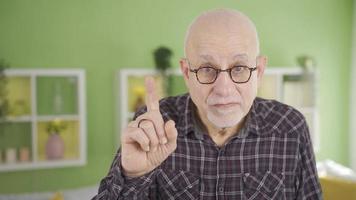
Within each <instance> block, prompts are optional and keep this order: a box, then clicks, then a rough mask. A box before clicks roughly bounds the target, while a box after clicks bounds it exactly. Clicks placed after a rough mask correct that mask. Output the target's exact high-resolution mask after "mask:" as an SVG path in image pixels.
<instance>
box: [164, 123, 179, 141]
mask: <svg viewBox="0 0 356 200" xmlns="http://www.w3.org/2000/svg"><path fill="white" fill-rule="evenodd" d="M164 129H165V131H166V135H167V139H168V142H175V141H176V140H177V135H178V132H177V129H176V124H175V123H174V121H173V120H169V121H168V122H166V123H165V124H164Z"/></svg>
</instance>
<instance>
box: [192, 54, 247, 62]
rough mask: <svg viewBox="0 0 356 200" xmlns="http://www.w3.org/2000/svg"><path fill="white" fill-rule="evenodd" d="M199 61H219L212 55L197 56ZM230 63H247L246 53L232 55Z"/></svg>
mask: <svg viewBox="0 0 356 200" xmlns="http://www.w3.org/2000/svg"><path fill="white" fill-rule="evenodd" d="M198 57H199V60H200V61H203V62H204V61H206V62H217V61H218V60H219V58H218V56H217V55H214V54H199V55H198ZM231 60H232V61H237V60H238V61H248V55H247V54H246V53H240V54H234V55H232V56H231Z"/></svg>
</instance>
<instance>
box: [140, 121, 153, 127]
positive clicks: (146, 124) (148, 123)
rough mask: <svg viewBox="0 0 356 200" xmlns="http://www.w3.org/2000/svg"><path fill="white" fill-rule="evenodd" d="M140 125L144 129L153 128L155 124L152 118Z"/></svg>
mask: <svg viewBox="0 0 356 200" xmlns="http://www.w3.org/2000/svg"><path fill="white" fill-rule="evenodd" d="M140 127H141V128H144V129H152V128H153V124H152V122H151V121H150V120H144V121H143V122H141V123H140Z"/></svg>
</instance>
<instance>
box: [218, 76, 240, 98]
mask: <svg viewBox="0 0 356 200" xmlns="http://www.w3.org/2000/svg"><path fill="white" fill-rule="evenodd" d="M235 84H236V83H234V82H233V81H232V80H231V78H230V74H229V72H227V71H223V72H220V73H219V75H218V77H217V78H216V80H215V83H214V90H215V92H216V94H220V95H222V96H226V95H229V94H231V93H232V92H233V90H234V89H235Z"/></svg>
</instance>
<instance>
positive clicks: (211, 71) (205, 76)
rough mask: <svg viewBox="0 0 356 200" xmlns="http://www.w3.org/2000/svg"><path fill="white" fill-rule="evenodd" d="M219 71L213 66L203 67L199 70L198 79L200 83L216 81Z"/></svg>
mask: <svg viewBox="0 0 356 200" xmlns="http://www.w3.org/2000/svg"><path fill="white" fill-rule="evenodd" d="M216 75H217V71H216V69H215V68H213V67H202V68H199V69H198V71H197V76H198V80H199V82H200V83H212V82H214V81H215V79H216Z"/></svg>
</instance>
